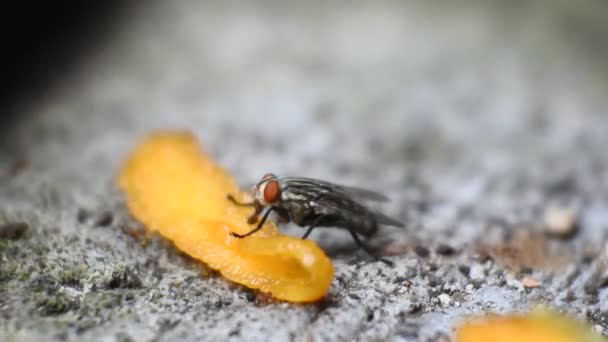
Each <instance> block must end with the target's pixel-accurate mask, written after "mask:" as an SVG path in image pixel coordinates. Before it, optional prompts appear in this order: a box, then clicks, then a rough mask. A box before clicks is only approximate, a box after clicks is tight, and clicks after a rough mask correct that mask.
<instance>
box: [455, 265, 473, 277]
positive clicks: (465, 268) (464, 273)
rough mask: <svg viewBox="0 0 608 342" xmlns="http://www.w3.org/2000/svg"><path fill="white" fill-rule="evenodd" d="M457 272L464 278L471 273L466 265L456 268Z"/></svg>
mask: <svg viewBox="0 0 608 342" xmlns="http://www.w3.org/2000/svg"><path fill="white" fill-rule="evenodd" d="M458 270H459V271H460V273H462V274H463V275H464V276H465V277H468V276H469V274H470V273H471V268H470V267H469V266H467V265H460V266H458Z"/></svg>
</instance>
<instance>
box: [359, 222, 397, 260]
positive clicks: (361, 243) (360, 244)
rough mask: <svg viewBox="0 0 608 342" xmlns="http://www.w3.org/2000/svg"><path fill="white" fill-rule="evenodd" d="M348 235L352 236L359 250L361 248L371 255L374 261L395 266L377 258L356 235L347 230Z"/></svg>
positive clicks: (381, 258)
mask: <svg viewBox="0 0 608 342" xmlns="http://www.w3.org/2000/svg"><path fill="white" fill-rule="evenodd" d="M349 232H350V235H352V237H353V239H354V240H355V242H356V243H357V245H358V246H359V248H361V249H362V250H364V251H365V252H366V253H367V254H369V255H371V256H372V257H374V258H375V259H376V260H380V261H382V262H383V263H385V264H386V265H388V266H394V265H395V264H394V263H393V262H392V261H390V260H388V259H385V258H383V257H379V256H377V255H376V254H375V253H374V251H372V249H371V248H370V247H369V246H368V245H366V244H365V243H363V241H361V239H359V236H357V233H355V232H353V231H352V230H349Z"/></svg>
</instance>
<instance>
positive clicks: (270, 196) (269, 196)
mask: <svg viewBox="0 0 608 342" xmlns="http://www.w3.org/2000/svg"><path fill="white" fill-rule="evenodd" d="M279 192H280V189H279V182H277V181H276V180H271V181H269V182H268V183H266V186H265V187H264V201H265V202H266V203H273V202H275V201H276V200H277V199H279Z"/></svg>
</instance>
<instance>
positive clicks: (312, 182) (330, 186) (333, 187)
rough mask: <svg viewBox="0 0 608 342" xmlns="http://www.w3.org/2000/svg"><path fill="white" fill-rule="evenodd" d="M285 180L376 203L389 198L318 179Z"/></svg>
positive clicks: (295, 178)
mask: <svg viewBox="0 0 608 342" xmlns="http://www.w3.org/2000/svg"><path fill="white" fill-rule="evenodd" d="M285 180H287V181H288V182H292V183H294V182H295V183H298V184H305V185H309V186H314V187H322V188H324V189H325V190H326V191H328V192H329V191H334V192H341V193H344V194H346V195H350V196H353V197H356V198H359V199H362V200H369V201H377V202H387V201H388V200H389V198H388V197H386V196H384V195H383V194H381V193H378V192H375V191H372V190H367V189H362V188H358V187H354V186H347V185H340V184H334V183H330V182H326V181H322V180H318V179H312V178H303V177H289V178H285Z"/></svg>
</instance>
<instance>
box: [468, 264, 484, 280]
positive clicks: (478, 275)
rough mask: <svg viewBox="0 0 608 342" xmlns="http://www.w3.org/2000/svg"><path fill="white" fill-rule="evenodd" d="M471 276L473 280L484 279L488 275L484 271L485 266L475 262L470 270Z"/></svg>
mask: <svg viewBox="0 0 608 342" xmlns="http://www.w3.org/2000/svg"><path fill="white" fill-rule="evenodd" d="M469 276H470V277H471V279H472V280H482V279H484V278H485V277H486V275H485V273H484V269H483V266H481V265H480V264H474V265H473V266H472V267H471V270H470V272H469Z"/></svg>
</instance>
